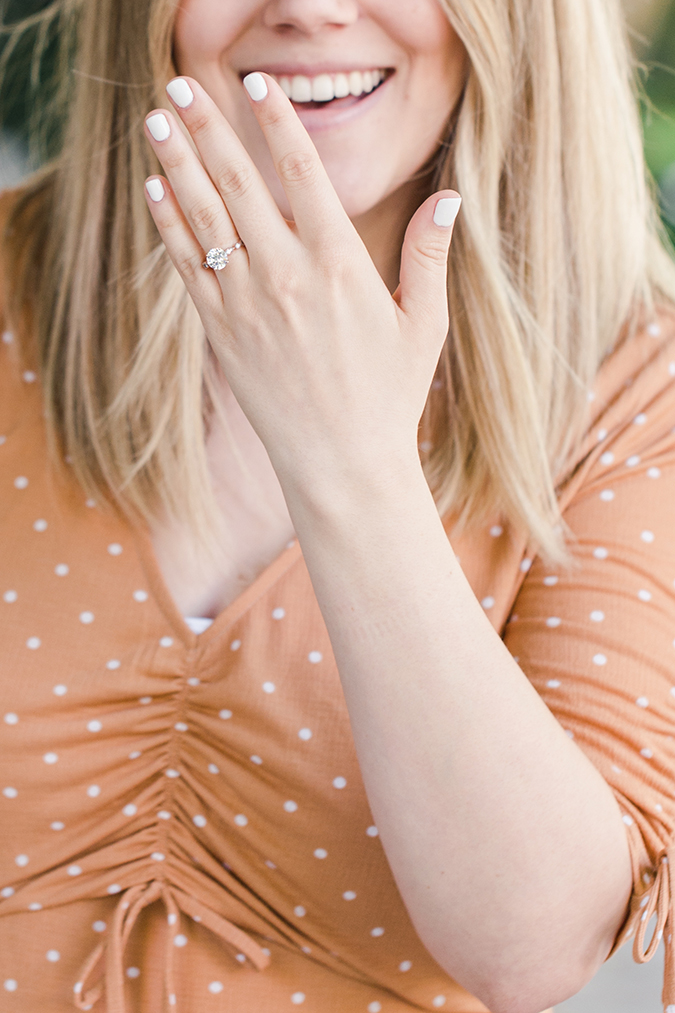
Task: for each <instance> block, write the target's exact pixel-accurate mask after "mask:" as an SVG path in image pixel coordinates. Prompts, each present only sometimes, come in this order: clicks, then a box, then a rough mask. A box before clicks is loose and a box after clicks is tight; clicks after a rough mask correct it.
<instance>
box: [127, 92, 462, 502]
mask: <svg viewBox="0 0 675 1013" xmlns="http://www.w3.org/2000/svg"><path fill="white" fill-rule="evenodd" d="M245 85H246V88H247V91H248V94H249V98H250V101H251V105H252V107H253V110H254V112H255V115H256V117H257V119H258V122H259V124H260V127H261V129H262V131H263V133H264V136H265V139H266V141H267V144H268V146H269V149H270V152H271V155H272V158H273V161H274V166H275V169H276V172H277V174H278V176H279V178H280V180H281V183H282V185H283V187H284V190H285V193H286V195H287V198H288V202H289V205H290V207H291V210H292V214H293V219H294V220H293V221H292V222H289V221H287V220H286V219H285V218H284V217H283V216H282V214H281V213H280V211H279V209H278V207H277V205H276V202H275V201H274V199H273V197H272V195H271V193H270V191H269V189H268V188H267V186H266V184H265V183H264V181H263V179H262V177H261V175H260V173H259V172H258V170H257V168H256V166H255V164H254V163H253V161H252V159H251V158H250V156H249V155H248V153H247V151H246V149H245V148H244V146H243V145H242V143H241V142H240V140H239V139H238V137H237V135H236V134H235V132H234V130H233V129H232V127H231V126H230V125H229V123H228V122H227V121H226V119H225V118H224V117H223V115H222V114H221V112H220V111H219V109H218V108H217V106H216V105H215V103H214V102H213V101H212V100H211V99H210V98H209V96H208V95H207V94H206V92H205V91H204V89H203V88H201V87H200V85H199V84H198V83H197V82H196V81H194V80H192V79H190V78H177V79H175V80H174V81H172V82H171V83H170V84H169V86H168V88H167V91H168V93H169V96H170V98H171V99H172V101H173V104H174V106H175V108H176V110H177V112H178V115H179V116H180V119H181V120H182V122H183V124H184V126H185V127H186V129H187V132H188V134H189V136H190V137H191V138H192V141H193V142H194V146H195V147H196V149H197V152H198V154H197V153H196V152H195V150H194V148H193V147H192V145H191V144H190V141H189V138H188V136H186V133H185V132H184V131H183V130H182V129H181V128H180V126H179V124H178V123H177V122H176V120H175V118H174V116H172V114H171V113H168V112H165V111H156V112H154V113H152V114H151V115H149V116H148V118H147V120H146V128H147V134H148V139H149V140H150V142H151V144H152V145H153V148H154V150H155V151H156V153H157V156H158V158H159V160H160V162H161V164H162V166H163V168H164V170H165V173H166V177H167V178H166V179H162V178H159V177H152V178H151V179H149V180H148V181H147V183H146V192H147V196H148V204H149V206H150V209H151V211H152V215H153V217H154V220H155V222H156V224H157V227H158V229H159V232H160V234H161V236H162V239H163V241H164V243H165V245H166V247H167V250H168V252H169V255H170V256H171V259H172V260H173V263H174V265H175V266H176V268H177V270H178V271H179V273H180V275H181V277H182V278H183V280H184V282H185V285H186V286H187V289H188V291H189V293H190V295H191V297H192V299H193V300H194V302H195V305H196V307H197V309H198V311H199V313H200V316H201V319H202V322H203V324H204V328H205V331H206V334H207V337H208V339H209V341H210V343H211V346H212V347H213V350H214V352H215V354H216V356H217V357H218V359H219V361H220V363H221V365H222V367H223V370H224V373H225V375H226V377H227V379H228V382H229V384H230V386H231V388H232V390H233V392H234V394H235V397H236V398H237V400H238V402H239V404H240V405H241V407H242V409H243V410H244V412H245V413H246V415H247V416H248V418H249V421H250V422H251V424H252V425H253V427H254V429H255V430H256V432H257V433H258V435H259V436H260V438H261V440H262V441H263V443H264V444H265V446H266V449H267V451H268V453H269V455H270V458H271V460H272V463H273V465H274V467H275V469H276V470H277V473H278V475H279V477H280V480H281V481H282V484H283V482H284V480H287V481H291V480H292V481H293V482H294V483H296V484H297V483H298V482H299V483H301V485H302V486H305V485H307V484H308V483H314V482H317V481H324V480H325V481H326V482H328V483H330V484H334V483H335V481H336V479H337V480H338V481H341V480H342V479H344V478H346V477H347V476H350V475H352V476H358V474H360V473H364V470H365V472H369V473H370V472H372V470H373V469H377V468H378V467H379V466H381V464H382V462H383V461H385V460H389V461H396V460H400V461H404V460H405V461H412V460H413V459H415V460H417V427H418V423H419V419H420V416H421V414H422V411H423V409H424V404H425V401H426V398H427V394H428V391H429V386H430V384H431V380H432V378H433V374H434V370H435V368H436V364H437V362H438V357H439V355H440V352H441V348H442V346H443V342H444V340H445V338H446V333H447V326H448V308H447V290H446V271H447V254H448V248H449V245H450V239H451V231H452V224H453V222H454V219H455V216H456V214H457V211H458V210H459V205H460V198H459V197H458V195H457V194H455V193H453V192H452V191H445V192H442V193H438V194H435V195H434V196H433V197H430V198H429V199H428V200H427V201H425V203H424V204H423V205H422V207H420V208H419V210H418V211H417V212H416V214H415V215H414V216H413V218H412V220H411V222H410V224H409V226H408V230H407V233H406V237H405V241H404V245H403V250H402V258H401V272H400V281H401V284H400V286H399V288H398V290H397V291H396V293H395V294H394V296H393V297H392V296H391V295H390V293H389V291H388V290H387V288H386V286H385V284H384V282H383V281H382V279H381V278H380V275H379V274H378V272H377V270H376V268H375V265H374V264H373V262H372V260H371V258H370V255H369V253H368V251H367V249H366V248H365V246H364V244H363V243H362V241H361V239H360V237H359V235H358V233H357V232H356V229H355V228H354V226H353V225H352V223H351V221H350V220H349V218H348V216H347V214H346V213H345V211H344V209H343V207H342V205H341V203H340V200H339V198H338V196H337V194H336V192H335V189H334V188H333V186H332V184H331V182H330V179H329V178H328V175H327V173H326V171H325V169H324V167H323V165H322V163H321V160H320V158H319V156H318V153H317V151H316V148H315V147H314V145H313V143H312V141H311V139H310V137H309V135H308V133H307V131H306V130H305V128H304V127H303V125H302V123H301V122H300V120H299V118H298V117H297V115H296V113H295V111H294V109H293V106H292V104H291V102H290V101H289V100H288V99H287V98H286V96H285V95H284V93H283V91H282V90H281V88H280V87H279V85H278V84H277V83H276V81H275V80H274V79H273V78H272V77H270V76H268V75H264V74H258V73H256V74H250V75H249V76H248V77H247V78H246V80H245ZM367 171H368V167H367V166H364V172H367ZM239 241H241V242H242V244H243V246H242V247H241V248H238V249H235V250H233V251H232V252H231V253H229V256H228V264H227V266H226V267H225V268H224V269H222V270H217V271H214V270H205V269H204V267H203V264H204V262H205V257H206V253H207V252H208V251H210V250H212V249H224V250H228V249H229V248H233V247H235V246H236V244H237V242H239ZM216 266H218V265H217V264H216Z"/></svg>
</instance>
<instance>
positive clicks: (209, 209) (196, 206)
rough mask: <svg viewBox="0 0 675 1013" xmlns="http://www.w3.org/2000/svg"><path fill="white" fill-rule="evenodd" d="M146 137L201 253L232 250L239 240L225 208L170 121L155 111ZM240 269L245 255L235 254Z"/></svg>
mask: <svg viewBox="0 0 675 1013" xmlns="http://www.w3.org/2000/svg"><path fill="white" fill-rule="evenodd" d="M145 128H146V132H147V137H148V140H149V141H150V143H151V144H152V147H153V148H154V151H155V154H156V155H157V157H158V158H159V160H160V162H161V164H162V167H163V169H164V171H165V173H166V175H167V178H168V180H169V182H170V183H171V187H172V189H173V192H174V194H175V195H176V199H177V200H178V203H179V204H180V207H181V209H182V211H183V214H184V215H185V218H186V220H187V222H188V223H189V225H190V227H191V228H192V230H193V232H194V234H195V236H196V238H197V240H198V242H199V243H200V245H201V247H202V249H203V250H204V253H205V254H206V252H207V251H209V250H211V249H214V248H219V249H224V250H227V249H228V248H231V247H234V246H236V244H237V243H238V242H239V236H238V235H237V233H236V230H235V227H234V223H233V221H232V218H231V217H230V213H229V211H228V210H227V207H226V206H225V204H224V203H223V200H222V198H221V196H220V194H219V193H218V191H217V190H216V188H215V187H214V185H213V183H212V182H211V179H210V177H209V175H208V173H207V172H206V169H205V168H204V166H203V165H202V163H201V162H200V161H199V158H198V157H197V155H196V154H195V152H194V151H193V150H192V148H191V146H190V144H189V142H188V140H187V138H186V137H185V135H184V134H183V131H182V130H181V129H180V127H179V126H178V124H177V123H176V121H175V120H174V118H173V117H172V116H171V115H170V114H167V113H166V112H164V111H163V110H157V111H155V112H152V113H150V115H149V116H147V117H146V120H145ZM236 252H237V257H236V258H235V259H237V260H240V262H241V263H242V266H243V262H244V256H242V254H243V253H244V252H245V251H244V249H243V248H242V249H241V250H237V251H236Z"/></svg>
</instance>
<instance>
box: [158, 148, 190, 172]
mask: <svg viewBox="0 0 675 1013" xmlns="http://www.w3.org/2000/svg"><path fill="white" fill-rule="evenodd" d="M184 164H185V153H184V152H183V151H181V150H180V148H178V147H173V146H172V147H169V148H167V149H166V150H165V151H164V152H162V165H163V166H164V168H165V169H168V170H172V169H180V168H181V166H183V165H184Z"/></svg>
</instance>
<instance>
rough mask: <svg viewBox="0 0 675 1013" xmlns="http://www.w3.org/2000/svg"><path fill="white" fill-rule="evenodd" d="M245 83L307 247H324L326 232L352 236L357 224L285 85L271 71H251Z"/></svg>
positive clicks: (300, 234)
mask: <svg viewBox="0 0 675 1013" xmlns="http://www.w3.org/2000/svg"><path fill="white" fill-rule="evenodd" d="M244 86H245V88H246V91H247V92H248V94H249V97H250V99H251V105H252V107H253V110H254V112H255V115H256V118H257V120H258V123H259V124H260V127H261V129H262V131H263V134H264V135H265V140H266V141H267V145H268V147H269V149H270V153H271V155H272V159H273V161H274V168H275V169H276V172H277V175H278V177H279V179H280V180H281V183H282V186H283V188H284V190H285V192H286V196H287V197H288V203H289V204H290V206H291V210H292V212H293V218H294V220H295V225H296V228H297V231H298V235H299V236H300V238H301V239H302V240H303V241H304V242H305V244H306V245H314V246H325V243H326V239H327V236H332V237H334V238H335V237H336V236H337V235H339V234H340V233H343V234H344V235H347V234H349V235H352V234H353V226H352V225H351V222H350V221H349V218H348V217H347V213H346V212H345V210H344V208H343V206H342V204H341V203H340V198H339V197H338V195H337V193H336V192H335V188H334V187H333V184H332V183H331V181H330V179H329V177H328V173H327V172H326V170H325V168H324V165H323V163H322V161H321V159H320V158H319V153H318V151H317V150H316V148H315V146H314V144H313V142H312V139H311V137H310V136H309V134H308V133H307V131H306V130H305V127H304V126H303V124H302V123H301V121H300V118H299V116H298V115H297V113H296V112H295V110H294V108H293V106H292V104H291V102H290V100H289V99H288V98H287V97H286V95H285V94H284V92H283V91H282V89H281V86H280V85H279V84H278V83H277V82H276V81H275V80H274V78H272V77H270V76H269V74H263V73H258V72H255V73H253V74H248V75H247V76H246V77H245V78H244Z"/></svg>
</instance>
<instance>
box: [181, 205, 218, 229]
mask: <svg viewBox="0 0 675 1013" xmlns="http://www.w3.org/2000/svg"><path fill="white" fill-rule="evenodd" d="M188 214H189V218H190V221H191V222H192V224H193V226H194V227H195V229H197V231H199V232H211V231H213V229H215V228H216V226H217V225H218V224H219V222H220V220H221V219H222V216H223V209H222V207H218V206H217V205H215V204H204V203H198V204H195V205H194V206H193V207H191V208H190V211H189V213H188Z"/></svg>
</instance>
